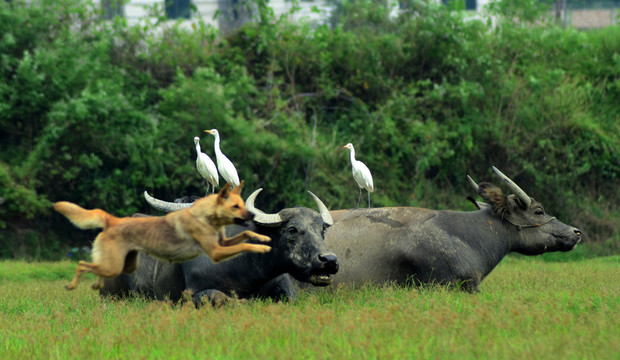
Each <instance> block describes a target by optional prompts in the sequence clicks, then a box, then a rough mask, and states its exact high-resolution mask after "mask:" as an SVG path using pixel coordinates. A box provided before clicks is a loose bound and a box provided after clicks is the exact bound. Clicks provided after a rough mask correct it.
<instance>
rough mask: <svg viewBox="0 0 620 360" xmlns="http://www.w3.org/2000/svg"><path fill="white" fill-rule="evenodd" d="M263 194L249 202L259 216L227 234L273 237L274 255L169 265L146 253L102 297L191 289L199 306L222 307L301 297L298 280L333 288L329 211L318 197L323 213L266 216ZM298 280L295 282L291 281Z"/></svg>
mask: <svg viewBox="0 0 620 360" xmlns="http://www.w3.org/2000/svg"><path fill="white" fill-rule="evenodd" d="M260 191H261V189H259V190H257V191H255V192H254V193H253V194H252V195H250V196H249V197H248V200H247V201H246V207H247V208H248V209H249V210H250V211H252V212H253V213H255V217H254V221H251V222H249V223H248V224H247V225H232V226H227V227H226V235H227V236H232V235H234V234H237V233H240V232H241V231H243V230H252V231H255V232H258V233H260V234H264V235H267V236H269V237H271V242H270V243H269V245H270V246H271V247H272V249H271V251H270V252H268V253H266V254H250V253H245V254H241V255H239V256H237V257H234V258H232V259H230V260H227V261H223V262H221V263H218V264H214V263H213V262H211V260H210V259H209V258H208V257H207V256H200V257H198V258H196V259H193V260H190V261H187V262H184V263H180V264H178V263H167V262H162V261H159V260H156V259H153V258H151V257H149V256H148V255H146V254H142V253H141V254H140V258H139V266H138V269H137V270H136V271H135V272H134V273H132V274H123V275H121V276H119V277H116V278H114V279H106V281H105V284H104V287H103V288H102V289H101V290H100V294H101V295H102V296H109V295H117V296H126V295H128V294H130V293H141V294H143V295H145V296H146V297H148V298H154V299H164V298H170V299H171V300H173V301H177V300H179V299H180V298H181V297H182V296H183V293H184V291H185V290H190V291H191V293H192V294H193V295H192V296H193V300H194V302H195V303H196V304H198V303H200V302H201V301H202V300H210V301H212V302H217V301H219V300H221V299H223V298H227V297H229V296H233V295H236V296H237V297H239V298H250V297H265V298H271V299H274V300H281V299H284V298H289V299H292V300H294V299H295V298H296V297H297V288H296V286H295V285H294V281H293V280H292V278H294V279H296V280H298V281H301V282H306V283H310V284H312V285H315V286H326V285H329V284H330V283H331V280H332V275H333V274H335V273H336V272H337V271H338V260H337V258H336V256H335V255H334V254H333V253H332V252H331V251H330V250H329V249H328V247H327V246H326V245H325V243H324V241H323V236H324V233H325V229H326V228H327V227H328V226H330V225H331V224H332V223H333V220H332V218H331V216H330V213H329V211H328V210H327V208H326V207H325V205H324V204H323V203H322V202H321V200H320V199H319V198H318V197H316V196H315V195H314V194H312V193H310V195H311V196H312V197H313V199H314V200H315V202H316V204H317V206H318V207H319V210H320V213H319V212H316V211H315V210H312V209H308V208H302V207H299V208H289V209H284V210H281V211H280V212H278V213H277V214H265V213H264V212H262V211H260V210H258V209H256V208H255V206H254V200H255V198H256V196H257V195H258V193H259V192H260ZM147 201H148V202H149V203H150V204H151V205H152V206H154V207H155V208H156V209H159V210H162V211H170V210H171V209H173V210H174V209H177V208H178V207H179V206H180V205H178V204H176V203H166V202H163V201H160V200H157V199H154V198H150V197H148V198H147ZM291 276H292V277H291Z"/></svg>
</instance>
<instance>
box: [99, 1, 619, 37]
mask: <svg viewBox="0 0 620 360" xmlns="http://www.w3.org/2000/svg"><path fill="white" fill-rule="evenodd" d="M100 1H101V6H102V8H103V9H104V14H106V16H108V17H112V16H115V15H118V16H123V17H125V18H126V19H127V20H128V21H129V22H130V23H137V22H139V21H141V20H144V19H149V18H152V19H154V18H156V17H158V16H165V17H167V18H168V19H170V20H177V19H187V20H188V21H187V22H186V25H187V26H191V23H192V22H195V21H196V20H198V19H201V20H202V21H203V22H205V23H206V24H210V25H213V26H214V27H215V28H218V29H220V31H222V32H224V33H226V32H229V31H231V30H233V29H235V28H237V27H239V26H241V25H242V24H243V23H245V22H247V21H249V20H250V18H251V17H250V15H249V11H248V9H247V8H246V7H244V4H248V3H251V0H129V1H127V0H100ZM267 1H268V3H269V5H270V6H271V8H272V9H273V11H274V13H275V15H276V16H278V17H279V16H282V15H283V14H286V13H288V12H290V11H291V10H292V9H293V7H299V11H296V12H295V13H294V14H293V15H292V20H294V21H295V20H301V19H307V20H310V21H316V22H318V23H323V22H325V21H326V19H327V18H328V17H329V14H330V12H331V6H330V5H329V4H328V1H327V0H298V1H292V0H267ZM385 1H386V2H387V3H390V4H394V6H395V8H394V11H395V12H396V11H398V0H385ZM435 1H437V3H444V4H445V3H448V2H450V1H459V0H435ZM460 1H463V2H464V7H465V11H467V12H468V13H470V14H471V18H481V17H482V16H484V15H483V10H484V8H485V6H486V5H488V4H489V3H491V2H492V1H494V0H460ZM554 1H555V0H554ZM563 1H564V6H565V9H566V11H565V12H566V14H565V13H564V11H563V12H562V18H563V19H564V21H565V24H566V25H567V26H573V27H576V28H580V29H588V28H597V27H603V26H608V25H612V24H615V23H617V20H618V15H619V13H620V11H618V8H619V7H620V0H594V1H589V0H563ZM566 4H568V7H567V8H566ZM192 9H194V10H195V11H192ZM216 15H217V16H216Z"/></svg>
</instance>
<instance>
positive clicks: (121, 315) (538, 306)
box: [0, 256, 620, 359]
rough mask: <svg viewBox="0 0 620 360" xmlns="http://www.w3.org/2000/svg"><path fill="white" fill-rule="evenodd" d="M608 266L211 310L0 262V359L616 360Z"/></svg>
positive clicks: (546, 267)
mask: <svg viewBox="0 0 620 360" xmlns="http://www.w3.org/2000/svg"><path fill="white" fill-rule="evenodd" d="M619 265H620V256H611V257H602V258H593V259H584V260H579V261H571V262H553V261H544V260H543V259H542V258H541V257H535V258H526V257H509V258H507V259H505V260H504V261H503V262H502V263H500V265H499V266H498V267H497V268H496V269H495V270H494V271H493V272H492V273H491V274H490V275H489V277H488V278H487V279H486V280H485V281H484V282H483V283H482V286H481V288H480V289H481V292H480V293H479V294H474V295H471V294H465V293H461V292H457V291H448V290H446V289H445V288H442V287H430V288H424V289H410V288H405V287H398V286H384V287H371V286H368V287H363V288H357V289H351V288H339V289H335V291H331V292H323V291H319V292H316V291H311V292H303V293H302V294H301V295H300V298H299V300H298V301H297V302H296V303H294V304H283V303H272V302H269V301H251V302H248V303H241V304H240V303H233V304H230V305H227V306H225V307H221V308H212V307H210V306H205V307H203V308H201V309H195V308H194V307H193V306H190V305H177V306H172V305H171V304H168V303H164V302H150V301H145V300H143V299H132V300H116V301H112V300H103V301H102V300H100V299H99V297H98V293H97V292H95V291H93V290H91V289H90V284H91V283H92V282H93V281H94V277H92V276H90V275H87V276H85V277H84V278H83V282H81V283H80V286H79V287H78V289H77V290H75V291H73V292H69V291H66V290H64V288H63V285H64V284H65V283H67V282H68V281H69V280H70V278H71V276H72V274H73V271H74V268H75V263H71V262H68V261H64V262H48V263H27V262H23V261H2V262H0V343H1V345H0V358H1V359H31V358H39V359H40V358H45V359H48V358H54V359H55V358H58V359H84V358H95V359H99V358H132V359H151V358H152V359H158V358H197V359H219V358H230V359H233V358H234V359H239V358H262V359H289V358H299V359H329V358H332V359H340V358H344V359H359V358H370V359H373V358H381V359H390V358H411V359H413V358H433V359H446V358H459V359H461V358H462V359H508V358H509V359H550V358H557V359H613V358H615V359H617V358H618V354H620V322H619V317H618V315H619V314H620V301H619V297H620V266H619Z"/></svg>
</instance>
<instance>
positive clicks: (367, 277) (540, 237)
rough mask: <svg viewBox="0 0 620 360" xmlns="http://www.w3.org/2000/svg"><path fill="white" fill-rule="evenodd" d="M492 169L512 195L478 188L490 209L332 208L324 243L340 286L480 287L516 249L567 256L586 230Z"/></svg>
mask: <svg viewBox="0 0 620 360" xmlns="http://www.w3.org/2000/svg"><path fill="white" fill-rule="evenodd" d="M493 170H494V171H495V172H496V173H497V174H498V175H499V176H500V177H501V178H502V180H503V181H504V182H505V183H506V184H508V186H509V187H510V189H511V190H512V191H513V192H514V194H511V195H508V196H506V195H504V193H503V192H502V190H501V189H500V188H498V187H496V186H494V185H492V184H489V183H481V184H480V185H477V184H475V182H473V180H471V178H469V179H470V181H471V183H472V185H474V186H475V188H476V189H477V191H478V194H479V195H480V196H481V197H482V198H483V199H484V200H485V202H486V204H480V206H481V208H480V210H478V211H471V212H460V211H438V210H429V209H421V208H412V207H394V208H376V209H360V210H353V211H348V210H336V211H332V212H331V213H332V217H333V218H334V220H335V224H334V225H333V226H332V227H330V229H329V230H328V231H327V233H326V235H325V242H326V243H327V246H329V248H330V249H331V250H333V251H334V252H335V253H336V254H337V255H338V257H339V260H340V271H339V272H338V274H337V275H335V276H334V285H337V284H361V283H365V282H373V283H386V282H389V281H394V282H396V283H400V284H411V283H413V284H416V285H419V284H423V283H439V284H454V285H457V286H460V287H461V288H462V289H464V290H467V291H471V292H474V291H478V285H479V284H480V282H481V281H482V280H483V279H484V278H485V276H487V275H488V274H489V273H490V272H491V270H493V268H494V267H495V266H496V265H497V264H498V263H499V262H500V261H501V260H502V258H504V256H506V254H508V253H509V252H511V251H514V252H518V253H521V254H526V255H537V254H542V253H544V252H550V251H569V250H572V249H573V248H574V247H575V246H576V244H577V243H578V242H579V241H580V240H581V231H580V230H579V229H576V228H574V227H572V226H569V225H566V224H563V223H562V222H560V221H559V220H557V219H555V217H552V216H550V215H548V214H546V213H545V211H544V209H543V207H542V206H541V204H540V203H539V202H537V201H535V200H534V199H533V198H530V197H529V196H528V195H527V194H526V193H525V192H524V191H523V190H521V189H520V188H519V187H518V186H517V185H516V184H515V183H514V182H512V180H510V179H509V178H508V177H506V176H505V175H503V174H502V173H501V172H500V171H499V170H497V169H496V168H495V167H493Z"/></svg>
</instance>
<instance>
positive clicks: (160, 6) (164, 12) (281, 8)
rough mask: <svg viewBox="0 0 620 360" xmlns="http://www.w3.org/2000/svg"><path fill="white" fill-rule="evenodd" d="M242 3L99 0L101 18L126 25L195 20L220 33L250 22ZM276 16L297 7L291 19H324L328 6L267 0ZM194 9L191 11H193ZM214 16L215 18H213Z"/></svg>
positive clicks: (316, 1) (316, 0) (311, 0)
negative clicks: (156, 20)
mask: <svg viewBox="0 0 620 360" xmlns="http://www.w3.org/2000/svg"><path fill="white" fill-rule="evenodd" d="M247 3H250V2H249V1H244V0H130V1H122V0H120V1H119V0H101V7H102V8H103V10H104V15H105V16H106V17H108V18H111V17H112V16H122V17H124V18H126V19H127V20H128V21H129V22H130V23H137V22H139V21H141V20H144V19H149V18H153V19H154V18H156V17H157V16H165V17H167V18H168V19H170V20H179V19H187V24H188V26H189V25H191V23H192V22H194V21H196V20H197V19H201V20H202V21H203V22H204V23H206V24H209V25H212V26H214V27H215V28H218V29H220V30H222V31H227V30H231V29H234V28H236V27H238V26H240V25H242V24H243V23H245V22H247V21H248V20H249V19H250V16H249V15H248V14H249V12H248V9H247V7H246V6H245V4H247ZM269 5H270V6H271V8H272V9H273V11H274V13H275V15H276V16H278V17H279V16H281V15H283V14H285V13H287V12H290V11H291V10H292V9H293V7H295V6H297V7H299V11H297V12H295V14H294V20H300V19H302V18H305V19H309V20H312V21H322V20H323V19H326V18H327V16H328V14H329V10H330V6H328V5H327V2H326V1H325V0H300V1H297V2H293V1H289V0H269ZM193 10H195V11H193ZM216 15H217V16H216Z"/></svg>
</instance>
